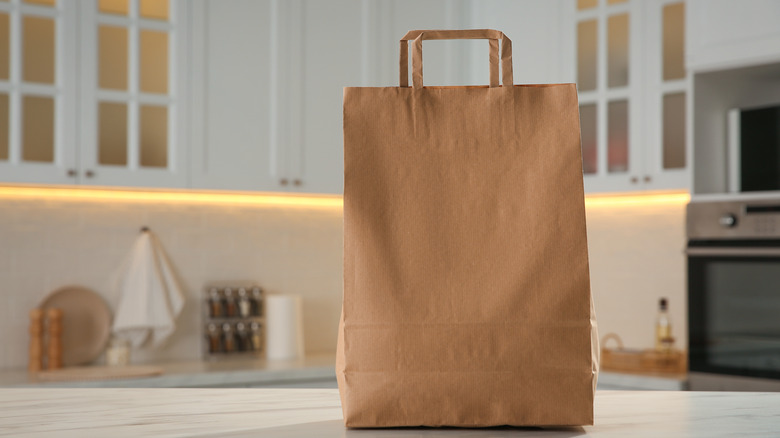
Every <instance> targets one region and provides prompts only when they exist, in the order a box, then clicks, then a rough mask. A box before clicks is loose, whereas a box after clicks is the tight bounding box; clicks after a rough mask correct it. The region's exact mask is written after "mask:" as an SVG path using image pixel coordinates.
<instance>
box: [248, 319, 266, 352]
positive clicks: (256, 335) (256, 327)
mask: <svg viewBox="0 0 780 438" xmlns="http://www.w3.org/2000/svg"><path fill="white" fill-rule="evenodd" d="M249 327H250V330H251V331H252V350H253V351H262V350H263V333H262V326H260V323H259V322H252V324H251V325H250V326H249Z"/></svg>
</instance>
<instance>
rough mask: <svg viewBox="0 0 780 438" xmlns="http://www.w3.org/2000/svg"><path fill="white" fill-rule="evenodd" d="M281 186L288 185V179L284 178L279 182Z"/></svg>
mask: <svg viewBox="0 0 780 438" xmlns="http://www.w3.org/2000/svg"><path fill="white" fill-rule="evenodd" d="M279 184H281V185H283V186H286V185H287V178H282V179H280V180H279Z"/></svg>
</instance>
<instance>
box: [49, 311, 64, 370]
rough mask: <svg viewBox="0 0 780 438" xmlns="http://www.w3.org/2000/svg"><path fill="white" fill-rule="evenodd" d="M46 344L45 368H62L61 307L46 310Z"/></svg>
mask: <svg viewBox="0 0 780 438" xmlns="http://www.w3.org/2000/svg"><path fill="white" fill-rule="evenodd" d="M46 322H47V327H46V329H47V335H48V341H49V342H48V345H47V348H46V350H47V351H46V352H47V358H46V359H47V360H46V368H48V369H50V370H55V369H57V368H62V309H57V308H50V309H47V310H46Z"/></svg>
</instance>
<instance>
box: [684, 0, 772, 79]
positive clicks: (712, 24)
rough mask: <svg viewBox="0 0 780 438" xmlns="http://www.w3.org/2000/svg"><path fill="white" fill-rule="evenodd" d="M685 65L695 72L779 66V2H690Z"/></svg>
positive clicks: (713, 0)
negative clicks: (759, 65) (752, 66)
mask: <svg viewBox="0 0 780 438" xmlns="http://www.w3.org/2000/svg"><path fill="white" fill-rule="evenodd" d="M687 8H688V11H689V14H688V19H687V22H686V26H687V27H688V30H689V32H688V41H687V47H686V62H687V66H688V69H690V70H692V71H695V72H702V71H712V70H722V69H729V68H736V67H745V66H751V65H758V64H768V63H774V62H780V2H778V1H776V0H740V1H734V0H688V1H687Z"/></svg>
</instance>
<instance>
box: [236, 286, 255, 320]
mask: <svg viewBox="0 0 780 438" xmlns="http://www.w3.org/2000/svg"><path fill="white" fill-rule="evenodd" d="M238 313H239V314H240V315H241V317H242V318H248V317H249V316H250V315H251V314H252V303H251V302H250V301H249V294H248V293H247V292H246V289H244V288H243V287H242V288H240V289H239V290H238Z"/></svg>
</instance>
